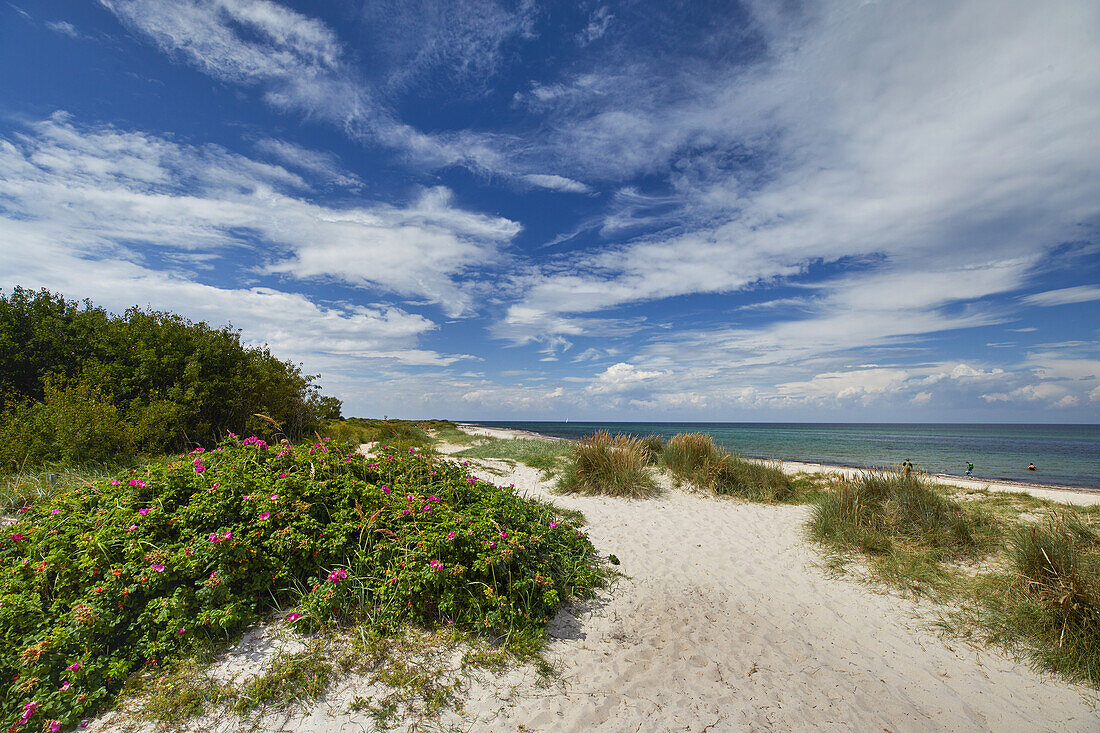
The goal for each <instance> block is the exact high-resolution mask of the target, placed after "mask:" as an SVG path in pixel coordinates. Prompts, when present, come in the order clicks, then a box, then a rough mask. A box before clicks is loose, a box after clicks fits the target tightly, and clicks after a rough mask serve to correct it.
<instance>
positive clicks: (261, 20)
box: [99, 0, 564, 180]
mask: <svg viewBox="0 0 1100 733" xmlns="http://www.w3.org/2000/svg"><path fill="white" fill-rule="evenodd" d="M99 1H100V3H101V4H102V5H103V6H104V7H106V8H107V9H108V10H110V11H111V12H113V13H114V14H115V15H116V16H117V17H118V18H119V20H120V21H121V22H122V23H124V24H125V25H126V26H127V27H128V28H130V29H131V30H133V31H134V32H136V33H138V34H140V35H142V36H144V37H145V38H147V39H148V40H150V41H151V42H152V43H153V44H155V45H156V46H157V48H159V49H160V50H161V51H163V52H164V53H166V54H169V55H171V56H173V57H176V58H179V59H181V60H182V61H183V62H185V63H187V64H190V65H191V66H194V67H195V68H197V69H199V70H200V71H202V72H203V73H206V74H208V75H210V76H212V77H215V78H217V79H220V80H222V81H225V82H227V83H233V84H237V85H242V86H246V87H254V88H257V89H259V90H260V91H261V93H262V94H263V99H264V101H265V102H267V103H268V104H270V105H272V106H273V107H276V108H278V109H282V110H286V111H291V112H299V113H302V114H306V115H309V116H310V117H315V118H318V119H322V120H325V121H327V122H328V123H330V124H332V125H334V126H336V127H337V128H339V129H340V130H341V131H343V132H344V133H345V134H347V135H348V136H350V137H351V138H353V139H359V140H368V141H371V142H373V143H377V144H380V145H383V146H388V147H392V148H396V149H398V150H400V151H401V152H402V153H404V154H405V155H406V156H408V158H409V161H410V162H413V163H417V164H419V165H428V166H447V165H464V166H467V167H469V168H471V169H472V170H475V171H480V172H490V173H497V174H501V175H504V176H506V177H517V176H521V175H522V173H523V171H522V170H521V167H522V166H520V165H519V164H518V163H517V162H516V161H513V160H510V159H509V155H508V154H506V152H505V151H507V150H508V149H510V148H512V147H516V146H518V145H519V141H517V140H516V139H514V138H510V137H507V136H501V135H494V134H489V133H477V132H473V131H469V130H463V131H457V132H448V133H439V134H427V133H424V132H421V131H419V130H417V129H415V128H413V127H411V126H410V125H407V124H405V123H403V122H401V121H400V119H398V118H397V116H396V115H395V114H394V112H393V110H392V108H391V107H390V106H389V105H388V104H386V103H385V101H384V100H382V99H381V98H380V94H379V93H378V92H377V91H375V90H373V89H372V88H371V87H370V86H369V85H368V83H367V82H366V81H365V80H364V78H363V74H362V73H361V72H360V71H358V70H357V69H356V68H355V67H354V66H353V65H352V64H351V63H350V62H349V61H348V60H347V59H346V58H345V53H344V47H343V44H342V43H341V42H340V40H339V38H338V37H337V35H336V33H335V32H334V31H333V30H332V29H331V28H330V27H328V26H327V25H325V24H324V23H323V22H321V21H320V20H317V19H315V18H310V17H308V16H306V15H303V14H301V13H297V12H295V11H293V10H290V9H288V8H286V7H283V6H282V5H279V4H277V3H274V2H269V1H268V0H192V1H191V2H178V3H177V2H173V3H164V2H159V0H99ZM475 5H477V4H476V3H464V4H463V5H462V6H461V7H458V6H454V5H453V4H447V3H441V4H439V5H438V6H437V7H438V8H439V9H440V12H441V13H442V14H443V15H442V16H440V18H439V19H438V29H439V32H440V33H441V34H442V36H441V37H445V38H444V40H441V41H440V42H439V44H438V45H436V46H435V47H434V49H435V51H437V52H440V53H442V51H441V49H448V50H447V54H450V55H447V58H445V59H442V60H440V61H439V63H443V64H444V66H447V65H448V64H449V63H450V62H451V61H455V60H458V59H462V60H464V62H467V63H469V64H470V67H469V69H468V72H469V74H472V75H473V76H477V75H478V74H479V73H481V72H483V71H485V70H486V69H487V68H488V67H487V66H483V65H482V62H480V61H477V59H479V58H481V59H483V60H484V59H487V58H490V57H492V55H493V53H495V51H492V50H491V49H490V47H492V48H496V47H497V46H499V43H500V42H502V41H503V39H504V38H505V37H508V36H510V35H514V34H515V33H517V32H518V33H525V32H528V31H529V22H528V21H527V20H524V19H525V18H527V16H528V15H529V11H530V7H529V6H528V4H526V3H524V5H523V7H522V8H521V10H520V11H519V14H518V16H517V18H518V20H517V21H516V23H515V24H514V25H513V27H512V30H510V31H507V32H505V31H504V30H501V33H503V35H502V36H501V38H499V39H497V40H496V41H491V42H489V45H488V46H486V47H485V48H481V46H480V45H479V44H481V41H482V40H485V39H481V40H479V39H478V37H477V34H478V32H479V31H477V30H476V29H477V28H480V29H482V30H484V31H485V33H489V34H490V35H492V33H491V28H490V27H491V26H492V20H491V19H485V18H481V19H478V18H473V17H472V16H471V14H470V13H467V14H465V15H464V14H463V10H462V9H463V8H467V9H470V8H474V7H475ZM490 6H493V7H495V6H494V5H493V3H483V4H482V7H484V8H489V7H490ZM398 9H403V10H402V12H403V13H407V14H408V16H409V17H410V18H414V19H415V18H420V16H419V15H418V14H417V10H416V9H414V8H410V7H406V5H405V4H401V5H399V6H398ZM474 15H476V13H474ZM490 15H491V14H490ZM452 16H453V17H452ZM420 19H421V20H425V19H424V18H420ZM467 21H469V22H470V23H472V24H473V26H471V28H472V30H471V29H468V30H470V33H469V34H466V35H463V34H462V32H459V29H458V27H457V26H461V25H462V24H464V23H466V22H467ZM483 21H484V22H483ZM395 22H396V21H395ZM404 30H405V31H407V32H408V35H406V36H404V37H403V41H404V42H409V43H413V44H417V48H423V49H426V48H427V44H428V41H429V40H430V39H425V38H424V37H423V35H420V34H418V33H417V32H413V31H414V30H415V29H414V28H404ZM498 30H500V29H498ZM455 33H457V34H458V35H454V34H455ZM397 37H398V36H396V35H395V36H394V38H397ZM462 39H466V41H468V43H466V42H465V41H463V40H462ZM464 43H465V45H464ZM494 44H496V46H494ZM479 48H480V49H481V50H480V51H479ZM481 51H484V52H485V53H484V54H482V53H481ZM486 54H487V55H486ZM447 59H450V61H447ZM486 63H488V62H486ZM448 68H450V67H448ZM456 73H457V72H456ZM563 180H564V179H563Z"/></svg>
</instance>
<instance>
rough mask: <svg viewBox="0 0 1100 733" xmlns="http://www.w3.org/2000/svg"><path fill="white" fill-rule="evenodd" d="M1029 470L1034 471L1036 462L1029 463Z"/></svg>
mask: <svg viewBox="0 0 1100 733" xmlns="http://www.w3.org/2000/svg"><path fill="white" fill-rule="evenodd" d="M1027 470H1029V471H1034V470H1035V464H1034V463H1029V464H1027Z"/></svg>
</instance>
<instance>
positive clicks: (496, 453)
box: [452, 438, 574, 476]
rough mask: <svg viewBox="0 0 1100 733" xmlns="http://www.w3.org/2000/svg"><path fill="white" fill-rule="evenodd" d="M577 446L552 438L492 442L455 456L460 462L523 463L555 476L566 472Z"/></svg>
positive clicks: (468, 449)
mask: <svg viewBox="0 0 1100 733" xmlns="http://www.w3.org/2000/svg"><path fill="white" fill-rule="evenodd" d="M573 445H574V444H573V442H572V441H569V440H554V439H552V438H516V439H514V440H512V439H508V438H503V439H502V438H488V439H485V440H484V441H482V442H478V443H477V444H476V445H474V446H472V447H470V448H466V449H465V450H461V451H459V452H458V453H453V454H452V455H454V456H455V457H456V458H475V459H485V458H488V459H493V460H498V461H508V462H511V463H522V464H523V465H525V466H531V467H532V468H537V469H539V470H540V471H542V472H543V473H544V474H545V475H547V476H552V475H554V474H555V473H557V472H558V471H560V470H562V468H563V466H564V465H565V463H566V462H567V461H568V460H569V458H570V457H571V456H572V455H573Z"/></svg>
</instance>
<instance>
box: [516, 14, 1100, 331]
mask: <svg viewBox="0 0 1100 733" xmlns="http://www.w3.org/2000/svg"><path fill="white" fill-rule="evenodd" d="M991 9H992V8H991V6H990V5H989V4H988V3H982V2H971V3H965V4H962V5H958V6H955V7H953V8H952V9H951V11H950V12H946V13H945V12H941V10H939V9H937V10H933V9H932V8H931V7H930V6H927V5H926V4H921V3H900V4H888V5H884V4H863V5H859V6H855V5H851V4H848V3H844V2H822V3H818V4H815V5H813V6H809V7H808V8H806V9H805V12H802V13H799V14H797V15H795V16H792V17H788V18H786V19H784V20H782V21H778V20H776V19H775V18H774V17H772V16H767V17H765V18H764V19H763V20H762V21H760V22H758V23H757V26H756V27H757V28H758V29H760V32H761V33H762V34H763V35H764V36H765V37H766V38H767V39H768V42H769V44H770V47H769V52H768V53H766V54H764V55H763V56H762V57H761V58H760V60H758V61H756V62H754V63H738V64H735V65H733V66H731V67H728V68H727V69H725V71H724V72H722V71H719V72H717V73H715V74H713V75H712V76H711V77H710V78H706V79H700V78H699V77H694V78H690V79H686V78H685V77H684V76H682V75H680V74H679V73H678V72H676V71H673V72H671V73H669V72H665V73H659V72H656V71H655V72H654V73H653V74H651V75H648V76H647V75H640V74H637V73H635V72H634V71H633V70H632V69H633V67H634V66H636V65H637V64H640V63H643V62H642V61H639V60H638V59H637V58H635V57H629V56H627V57H626V58H625V59H624V60H623V61H622V64H623V66H622V67H621V68H620V69H614V68H612V69H611V70H610V71H609V72H608V74H607V75H606V76H607V78H610V79H613V80H616V81H617V80H618V79H619V78H620V76H621V77H622V78H624V79H628V81H626V82H625V83H623V84H622V85H618V84H615V83H608V82H600V81H594V80H593V79H592V73H594V72H587V71H586V72H583V73H582V74H581V75H580V76H579V77H578V79H580V80H582V81H583V84H582V85H581V86H580V87H573V88H568V89H567V90H565V89H559V90H558V92H556V94H555V98H556V99H572V100H574V101H573V102H571V104H570V105H569V106H568V107H567V110H568V111H566V112H565V113H563V114H562V115H561V117H560V118H559V119H558V120H557V124H556V127H555V132H554V133H553V134H552V135H551V141H552V142H551V144H552V146H553V147H554V149H555V151H556V152H557V153H558V154H559V155H558V158H559V160H561V161H563V163H565V164H566V166H568V162H569V161H573V163H574V165H575V168H574V170H578V171H581V170H583V171H584V173H585V175H587V176H590V177H592V176H594V177H604V178H609V177H610V178H615V177H621V176H625V175H630V174H647V175H651V174H654V173H659V172H661V171H664V172H666V173H667V175H668V176H669V178H668V180H669V182H670V184H671V186H672V189H673V191H674V192H675V193H674V196H675V200H676V201H677V202H678V203H677V204H676V206H675V210H674V211H673V212H672V213H671V214H669V215H666V216H667V218H666V221H667V224H666V226H668V227H669V228H670V231H669V232H668V233H650V234H646V235H644V236H641V237H638V238H636V239H635V240H634V241H631V242H627V243H619V244H610V245H607V246H606V247H605V248H603V249H602V251H588V252H585V253H583V254H580V255H577V254H574V253H570V254H569V255H567V256H562V257H561V258H559V261H556V262H553V263H552V264H550V265H549V266H546V267H545V268H544V270H543V272H542V274H539V275H534V276H531V277H530V278H528V279H527V280H526V281H525V282H524V292H525V293H526V295H525V297H524V298H523V299H522V300H521V301H520V302H519V303H517V304H516V305H515V306H513V308H512V310H510V311H509V312H508V314H507V315H506V317H505V324H507V325H509V326H510V328H509V329H506V330H508V331H509V332H510V333H513V334H515V333H518V332H519V331H520V329H518V328H516V326H518V324H519V322H521V321H522V322H526V323H530V324H538V325H546V324H553V323H558V324H567V323H568V322H569V315H570V314H586V315H587V317H588V318H592V317H594V314H595V313H598V312H600V311H604V310H608V309H612V308H617V307H621V306H623V305H628V304H637V303H644V302H653V301H658V300H662V299H667V298H669V297H674V296H679V295H688V294H697V293H730V292H734V291H738V290H743V289H745V288H748V287H754V288H760V287H769V286H771V285H772V284H775V283H779V282H784V281H788V280H789V279H790V278H792V277H793V276H799V275H802V274H804V273H806V272H807V271H809V270H810V269H811V268H815V267H818V266H819V265H820V264H826V265H833V266H834V267H835V269H838V270H840V271H841V272H845V271H847V272H849V273H850V274H848V275H846V276H844V277H840V278H838V279H837V280H835V282H833V283H832V284H830V283H828V282H825V283H824V284H820V283H819V285H818V290H819V292H821V293H822V294H823V297H820V298H819V300H818V303H817V305H818V307H819V313H820V316H819V318H820V322H818V323H816V325H822V324H824V323H828V324H830V325H831V326H832V325H840V322H841V321H842V320H844V319H846V318H851V317H855V316H858V315H859V312H860V308H859V307H858V305H859V304H858V303H856V302H855V301H856V300H857V299H859V298H860V297H861V295H860V294H861V293H863V294H865V295H866V296H867V297H866V298H864V299H865V300H866V301H867V303H871V302H874V303H875V309H876V310H878V311H879V312H880V313H884V314H888V313H891V312H892V317H893V318H894V319H895V320H896V321H897V322H896V324H895V325H893V326H892V327H890V328H889V329H887V330H889V331H891V332H892V333H893V335H895V336H904V335H905V334H907V333H908V334H919V333H925V332H927V329H928V328H930V327H932V324H935V328H939V329H954V328H966V327H970V326H973V325H975V324H977V323H982V322H988V317H985V318H983V317H977V316H975V314H974V312H972V311H971V312H965V313H956V315H953V316H948V315H947V314H946V312H945V310H944V308H945V307H946V306H949V305H950V304H951V303H962V302H966V301H974V300H977V299H979V298H982V297H987V296H992V295H997V294H1000V293H1008V292H1012V291H1013V290H1016V289H1018V288H1020V287H1021V286H1022V285H1023V283H1024V282H1025V279H1026V276H1027V275H1028V274H1029V273H1031V272H1033V271H1034V268H1035V267H1036V266H1039V263H1040V260H1041V256H1042V253H1043V252H1044V251H1045V250H1047V249H1049V248H1053V247H1055V246H1059V245H1061V244H1062V243H1063V242H1065V241H1072V240H1073V239H1074V238H1076V237H1078V236H1079V235H1080V232H1081V227H1082V226H1094V225H1095V223H1096V222H1097V221H1098V220H1100V205H1098V204H1097V203H1096V202H1097V201H1100V173H1098V170H1100V169H1098V168H1097V167H1096V166H1095V165H1094V162H1095V161H1096V160H1100V138H1097V136H1095V135H1094V134H1093V132H1092V131H1093V130H1094V129H1096V128H1097V127H1098V126H1100V83H1098V80H1097V75H1096V74H1094V73H1091V72H1089V71H1087V70H1086V69H1088V68H1100V51H1098V49H1097V46H1096V45H1095V44H1094V43H1092V41H1091V38H1090V36H1089V34H1088V33H1087V32H1086V31H1085V29H1086V28H1089V27H1093V26H1094V24H1095V22H1096V21H1097V20H1098V19H1097V12H1098V11H1097V10H1096V9H1095V8H1090V7H1086V6H1084V5H1081V4H1074V3H1057V4H1054V5H1052V6H1050V7H1048V8H1044V9H1043V10H1042V11H1040V10H1039V9H1037V8H1035V7H1034V6H1030V5H1027V4H1021V5H1019V6H1018V7H1015V8H1014V9H1013V11H1012V12H1004V9H1003V8H1001V10H1000V11H998V12H990V11H991ZM993 16H995V19H994V20H990V18H991V17H993ZM778 30H781V31H782V33H781V34H779V33H778V32H777V31H778ZM769 34H773V35H769ZM853 49H855V50H857V52H855V53H853ZM1082 59H1087V60H1088V61H1089V63H1086V64H1084V65H1082V63H1081V62H1082ZM711 79H713V80H711ZM836 79H843V80H844V84H843V85H841V86H840V87H838V86H837V85H836V84H835V83H833V80H836ZM671 85H676V86H677V88H678V89H679V90H680V94H679V95H678V97H676V98H672V97H671V96H670V88H671ZM617 89H618V91H617ZM1070 100H1073V103H1072V104H1069V101H1070ZM1083 100H1091V101H1090V102H1087V103H1084V104H1080V103H1079V102H1081V101H1083ZM583 108H587V110H588V111H587V112H586V113H581V112H580V111H579V110H581V109H583ZM1006 151H1010V152H1009V153H1007V154H1006ZM567 170H568V167H567ZM860 261H871V262H874V263H875V264H874V266H873V267H861V266H856V267H855V268H854V269H853V268H852V266H851V265H845V264H844V263H845V262H860ZM861 271H862V272H864V273H865V274H860V272H861ZM1083 293H1084V291H1075V293H1074V294H1073V295H1074V297H1081V296H1082V294H1083ZM539 313H543V314H545V318H540V317H538V316H537V314H539ZM810 324H811V325H814V324H815V321H811V322H810ZM784 328H786V329H787V330H789V331H792V332H799V331H801V329H802V327H801V326H800V325H798V323H797V322H795V323H792V324H789V325H787V326H785V327H784ZM528 337H529V338H530V337H531V336H530V335H528Z"/></svg>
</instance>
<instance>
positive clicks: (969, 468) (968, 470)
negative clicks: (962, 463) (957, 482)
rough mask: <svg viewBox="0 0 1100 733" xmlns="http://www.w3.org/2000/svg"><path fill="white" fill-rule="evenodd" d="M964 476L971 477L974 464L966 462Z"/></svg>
mask: <svg viewBox="0 0 1100 733" xmlns="http://www.w3.org/2000/svg"><path fill="white" fill-rule="evenodd" d="M966 475H967V476H973V475H974V464H973V463H971V462H970V461H967V462H966Z"/></svg>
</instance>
